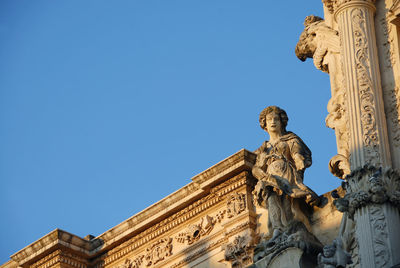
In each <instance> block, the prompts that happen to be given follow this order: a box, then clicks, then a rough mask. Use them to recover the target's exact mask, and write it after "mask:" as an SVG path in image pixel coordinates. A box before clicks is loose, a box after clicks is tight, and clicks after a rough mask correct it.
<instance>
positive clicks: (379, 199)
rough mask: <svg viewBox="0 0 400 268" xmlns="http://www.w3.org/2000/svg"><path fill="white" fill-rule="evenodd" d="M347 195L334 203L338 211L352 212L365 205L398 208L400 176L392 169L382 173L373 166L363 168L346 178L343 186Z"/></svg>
mask: <svg viewBox="0 0 400 268" xmlns="http://www.w3.org/2000/svg"><path fill="white" fill-rule="evenodd" d="M343 187H344V188H345V189H346V191H347V193H346V195H345V196H344V197H342V198H338V199H337V200H335V201H334V204H335V206H336V207H337V209H338V210H339V211H342V212H348V213H349V216H350V217H352V216H353V215H354V212H355V211H356V210H357V209H358V208H361V207H363V206H365V205H367V204H383V203H385V202H389V203H392V204H393V205H394V206H395V207H400V175H399V173H398V172H397V171H395V170H393V169H386V170H384V171H382V169H381V168H376V167H374V166H364V167H363V168H360V169H357V170H355V171H353V172H352V173H351V174H350V175H348V176H347V177H346V182H345V183H344V184H343Z"/></svg>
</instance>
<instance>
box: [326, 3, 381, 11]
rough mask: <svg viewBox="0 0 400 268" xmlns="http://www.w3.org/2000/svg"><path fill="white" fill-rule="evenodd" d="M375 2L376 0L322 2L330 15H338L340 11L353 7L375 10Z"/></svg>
mask: <svg viewBox="0 0 400 268" xmlns="http://www.w3.org/2000/svg"><path fill="white" fill-rule="evenodd" d="M375 2H376V0H322V3H324V5H325V6H326V8H327V9H328V10H329V12H330V13H338V12H339V10H341V9H343V8H345V7H346V6H352V5H367V6H370V7H373V8H374V7H375Z"/></svg>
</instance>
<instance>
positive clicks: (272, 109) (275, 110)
mask: <svg viewBox="0 0 400 268" xmlns="http://www.w3.org/2000/svg"><path fill="white" fill-rule="evenodd" d="M271 114H276V115H278V116H279V119H280V126H281V128H282V133H285V132H286V126H287V122H288V121H289V118H288V116H287V114H286V112H285V110H283V109H281V108H279V107H278V106H268V107H267V108H265V109H264V110H262V112H261V113H260V119H259V121H260V127H261V128H262V129H264V130H265V131H267V132H268V129H267V116H268V115H271Z"/></svg>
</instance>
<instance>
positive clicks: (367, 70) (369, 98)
mask: <svg viewBox="0 0 400 268" xmlns="http://www.w3.org/2000/svg"><path fill="white" fill-rule="evenodd" d="M335 7H336V8H335V11H334V14H335V18H336V21H337V22H338V26H339V36H340V40H341V58H342V63H343V74H344V76H345V79H344V80H345V85H344V86H345V88H346V93H347V94H346V95H347V107H348V115H349V132H350V144H349V145H350V159H349V160H350V165H351V169H352V170H354V169H357V168H361V167H363V166H364V165H366V164H368V165H374V166H383V167H389V166H391V159H390V150H389V143H388V137H387V130H386V119H385V115H384V107H383V97H382V88H381V80H380V73H379V62H378V53H377V47H376V37H375V30H374V29H375V27H374V11H375V6H374V3H373V1H365V0H364V1H360V0H355V1H337V2H336V4H335Z"/></svg>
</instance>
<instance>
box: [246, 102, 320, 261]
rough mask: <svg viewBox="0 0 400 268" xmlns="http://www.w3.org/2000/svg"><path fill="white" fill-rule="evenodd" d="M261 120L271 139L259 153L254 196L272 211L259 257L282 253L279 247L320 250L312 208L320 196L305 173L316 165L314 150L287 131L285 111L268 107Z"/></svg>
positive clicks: (253, 170) (253, 171)
mask: <svg viewBox="0 0 400 268" xmlns="http://www.w3.org/2000/svg"><path fill="white" fill-rule="evenodd" d="M259 121H260V126H261V128H262V129H264V130H265V131H267V132H268V134H269V136H270V140H269V141H266V142H264V143H263V144H262V145H261V147H260V148H258V149H257V150H256V154H257V159H256V163H255V165H254V167H253V169H252V173H253V176H254V177H255V178H257V179H258V182H257V185H256V187H255V189H254V191H253V195H254V199H255V203H256V204H257V205H260V206H264V207H266V208H268V229H269V230H270V233H269V235H268V238H269V239H268V240H266V241H264V242H262V243H261V244H260V245H259V247H258V248H256V251H257V252H256V254H255V256H257V257H259V258H261V257H263V256H265V254H264V253H265V252H267V253H266V255H268V252H269V251H271V250H272V251H276V250H280V249H281V246H279V245H284V246H286V247H287V246H288V245H289V244H292V246H293V245H294V246H295V245H300V244H301V245H305V246H306V247H308V246H309V245H312V246H314V248H318V247H320V246H321V244H320V242H319V241H318V239H316V238H315V237H314V236H313V235H312V234H311V233H310V232H309V231H310V224H309V219H308V209H309V208H310V206H312V205H317V204H318V202H319V197H318V196H317V194H316V193H314V192H313V191H312V190H311V189H310V188H308V187H307V186H306V185H304V184H303V176H304V171H305V169H306V168H307V167H309V166H311V163H312V160H311V151H310V149H308V147H307V145H306V144H305V143H304V142H303V141H302V140H301V139H300V138H299V137H298V136H297V135H296V134H294V133H292V132H289V131H286V125H287V122H288V116H287V114H286V112H285V111H284V110H282V109H281V108H279V107H276V106H269V107H267V108H265V109H264V110H263V111H262V112H261V114H260V119H259ZM289 238H290V239H289ZM289 242H290V243H289ZM308 242H309V243H308ZM277 243H278V244H279V245H277ZM260 252H261V254H259V253H260ZM263 252H264V253H263Z"/></svg>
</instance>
